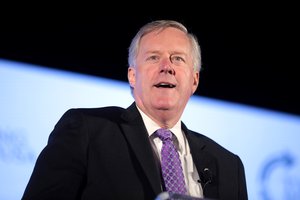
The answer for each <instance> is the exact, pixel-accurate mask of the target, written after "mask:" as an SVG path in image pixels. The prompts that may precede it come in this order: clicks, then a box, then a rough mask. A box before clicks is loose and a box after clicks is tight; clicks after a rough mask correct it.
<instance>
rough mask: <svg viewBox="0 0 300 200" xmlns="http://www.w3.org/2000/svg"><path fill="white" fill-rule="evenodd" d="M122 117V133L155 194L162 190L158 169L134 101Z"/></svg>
mask: <svg viewBox="0 0 300 200" xmlns="http://www.w3.org/2000/svg"><path fill="white" fill-rule="evenodd" d="M122 118H123V120H124V121H126V123H122V124H121V127H122V129H123V130H124V135H125V137H126V138H127V140H128V143H129V144H130V146H131V147H132V149H133V152H134V153H135V155H136V157H137V159H138V161H139V162H140V164H141V166H142V168H143V170H144V172H145V174H146V176H147V177H148V180H149V182H150V184H151V186H152V188H153V191H154V192H155V194H156V195H157V194H159V193H160V192H162V190H161V179H160V173H159V169H158V168H157V165H156V163H155V160H154V159H155V158H154V154H153V150H152V147H151V144H150V142H149V138H148V134H147V130H146V127H145V125H144V122H143V120H142V117H141V116H140V114H139V112H138V110H137V108H136V106H135V103H133V104H132V105H131V106H130V107H128V109H127V110H126V111H125V113H124V114H123V115H122Z"/></svg>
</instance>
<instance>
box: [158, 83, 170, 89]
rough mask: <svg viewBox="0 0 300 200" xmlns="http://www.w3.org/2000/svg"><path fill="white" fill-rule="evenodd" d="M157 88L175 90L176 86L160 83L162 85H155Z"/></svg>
mask: <svg viewBox="0 0 300 200" xmlns="http://www.w3.org/2000/svg"><path fill="white" fill-rule="evenodd" d="M155 86H156V87H163V88H174V87H175V85H173V84H167V83H160V84H157V85H155Z"/></svg>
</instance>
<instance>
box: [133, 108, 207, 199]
mask: <svg viewBox="0 0 300 200" xmlns="http://www.w3.org/2000/svg"><path fill="white" fill-rule="evenodd" d="M137 108H138V107H137ZM138 110H139V112H140V113H141V115H142V118H143V121H144V124H145V126H146V129H147V132H148V134H149V139H150V142H151V145H152V147H153V149H154V151H155V152H156V154H157V158H158V159H159V160H161V155H160V152H161V148H162V141H161V140H160V139H159V138H158V137H157V136H156V134H154V133H155V131H156V130H158V129H160V128H161V127H160V126H158V125H157V124H156V123H155V122H154V121H153V120H152V119H151V118H149V117H148V116H147V115H146V114H145V113H143V111H141V110H140V109H139V108H138ZM170 131H171V132H172V133H173V134H174V135H175V136H176V137H173V138H175V139H173V140H174V143H175V146H176V148H177V151H178V153H179V156H180V160H181V163H182V168H183V173H184V178H185V182H186V185H187V191H188V195H190V196H194V197H201V198H203V190H202V187H201V184H200V183H199V182H198V180H200V178H199V174H198V172H197V169H196V166H195V165H194V162H193V159H192V155H191V153H190V147H189V144H188V141H187V139H186V137H185V135H184V134H183V131H182V129H181V120H179V121H178V122H177V123H176V124H175V126H174V127H172V128H171V129H170Z"/></svg>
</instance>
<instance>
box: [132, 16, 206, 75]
mask: <svg viewBox="0 0 300 200" xmlns="http://www.w3.org/2000/svg"><path fill="white" fill-rule="evenodd" d="M168 27H173V28H177V29H179V30H181V31H182V32H184V33H186V35H187V37H188V38H189V40H190V42H191V52H192V58H193V67H194V70H195V71H200V69H201V50H200V45H199V43H198V39H197V37H196V36H195V35H194V34H192V33H189V32H188V30H187V28H186V27H185V26H184V25H183V24H182V23H180V22H177V21H173V20H157V21H152V22H150V23H147V24H146V25H144V26H143V27H141V29H140V30H139V31H138V32H137V34H136V35H135V37H134V38H133V39H132V41H131V44H130V46H129V50H128V65H129V67H130V66H131V67H135V65H136V57H137V53H138V50H139V47H140V41H141V39H142V37H143V36H144V35H146V34H148V33H150V32H153V31H156V30H163V29H166V28H168Z"/></svg>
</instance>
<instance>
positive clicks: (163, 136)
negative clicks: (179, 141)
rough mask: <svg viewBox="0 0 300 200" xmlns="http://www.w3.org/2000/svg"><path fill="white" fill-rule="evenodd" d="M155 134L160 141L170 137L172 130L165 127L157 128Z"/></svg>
mask: <svg viewBox="0 0 300 200" xmlns="http://www.w3.org/2000/svg"><path fill="white" fill-rule="evenodd" d="M156 134H157V136H158V137H159V138H160V139H161V140H162V141H166V140H168V139H172V132H171V131H170V130H168V129H165V128H161V129H158V130H157V131H156Z"/></svg>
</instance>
